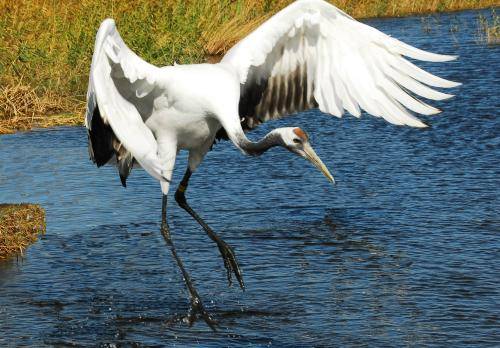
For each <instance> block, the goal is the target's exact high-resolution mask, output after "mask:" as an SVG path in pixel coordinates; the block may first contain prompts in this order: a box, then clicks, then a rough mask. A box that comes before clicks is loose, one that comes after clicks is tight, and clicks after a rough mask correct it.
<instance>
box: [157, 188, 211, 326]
mask: <svg viewBox="0 0 500 348" xmlns="http://www.w3.org/2000/svg"><path fill="white" fill-rule="evenodd" d="M161 234H162V235H163V239H165V242H166V243H167V246H168V247H169V248H170V251H171V252H172V256H173V257H174V259H175V261H176V262H177V265H178V266H179V269H180V270H181V273H182V276H183V278H184V282H185V283H186V287H187V288H188V290H189V295H190V301H191V309H190V311H189V313H188V316H187V320H188V323H189V326H191V325H193V323H194V321H195V320H196V314H200V315H201V316H202V317H203V319H204V320H205V322H206V323H207V324H208V326H210V328H211V329H212V330H214V331H216V330H215V326H216V325H217V322H216V321H215V320H214V319H212V317H211V316H210V315H209V314H208V312H207V311H206V310H205V307H203V303H202V302H201V299H200V296H199V295H198V292H197V291H196V289H195V288H194V286H193V283H192V281H191V277H190V276H189V273H188V272H187V271H186V269H185V268H184V265H183V264H182V261H181V259H180V258H179V256H178V255H177V251H176V250H175V246H174V243H173V242H172V237H171V236H170V229H169V227H168V224H167V196H166V195H163V200H162V209H161Z"/></svg>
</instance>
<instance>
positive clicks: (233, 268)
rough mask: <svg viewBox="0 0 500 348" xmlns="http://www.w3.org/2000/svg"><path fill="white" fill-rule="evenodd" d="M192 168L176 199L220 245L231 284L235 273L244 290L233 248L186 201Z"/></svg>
mask: <svg viewBox="0 0 500 348" xmlns="http://www.w3.org/2000/svg"><path fill="white" fill-rule="evenodd" d="M191 174H192V173H191V170H190V169H189V168H188V169H187V170H186V173H185V174H184V177H183V178H182V181H181V183H180V184H179V187H178V188H177V191H176V192H175V200H176V201H177V203H178V204H179V206H180V207H181V208H183V209H184V210H185V211H187V212H188V213H189V215H191V216H192V217H193V218H194V219H195V220H196V221H197V222H198V223H199V224H200V225H201V227H203V229H204V230H205V232H206V233H207V235H208V236H209V237H210V239H211V240H213V241H214V242H215V243H216V244H217V246H218V247H219V251H220V253H221V256H222V258H223V259H224V267H226V271H227V280H228V282H229V285H230V286H231V284H232V273H234V275H235V277H236V279H237V280H238V283H239V284H240V287H241V289H242V290H245V283H244V282H243V276H242V274H241V270H240V266H239V265H238V261H237V260H236V255H235V254H234V251H233V248H231V247H230V246H229V245H228V244H227V243H226V242H225V241H224V240H223V239H222V238H220V237H219V236H218V235H217V234H216V233H215V232H214V231H213V230H212V229H211V228H210V227H209V226H208V225H207V224H206V223H205V221H203V219H202V218H201V217H199V216H198V214H196V212H195V211H194V210H193V209H192V208H191V207H190V206H189V204H188V203H187V201H186V196H185V194H184V192H185V191H186V189H187V187H188V183H189V178H190V177H191Z"/></svg>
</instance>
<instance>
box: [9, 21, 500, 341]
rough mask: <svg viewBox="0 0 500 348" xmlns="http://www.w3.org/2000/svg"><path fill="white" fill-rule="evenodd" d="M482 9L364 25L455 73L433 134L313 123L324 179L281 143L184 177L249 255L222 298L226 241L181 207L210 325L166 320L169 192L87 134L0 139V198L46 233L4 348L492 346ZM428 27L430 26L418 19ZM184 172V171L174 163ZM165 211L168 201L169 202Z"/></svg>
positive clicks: (176, 291)
mask: <svg viewBox="0 0 500 348" xmlns="http://www.w3.org/2000/svg"><path fill="white" fill-rule="evenodd" d="M476 17H477V12H463V13H454V14H445V15H439V16H432V17H429V16H427V17H411V18H405V19H384V20H372V21H370V22H369V23H370V24H372V25H374V26H376V27H377V28H379V29H382V30H384V31H386V32H388V33H390V34H392V35H393V36H395V37H398V38H402V39H404V40H405V41H406V42H408V43H411V44H415V45H417V46H418V47H421V48H424V49H430V50H433V51H437V52H441V53H447V54H458V55H460V56H461V58H460V60H459V61H456V62H452V63H446V64H434V65H427V66H429V69H430V70H431V71H432V72H434V73H438V74H440V75H441V76H443V77H446V78H449V79H452V80H457V81H461V82H463V83H464V85H463V86H462V87H460V88H457V89H456V90H455V91H454V92H455V93H456V94H457V97H456V98H455V99H452V100H450V101H447V102H443V103H437V104H438V106H440V107H441V108H443V110H444V112H443V113H442V114H441V115H440V116H433V117H428V118H426V120H427V121H428V122H430V123H431V124H432V128H430V129H427V130H419V129H410V128H401V127H395V126H392V125H389V124H386V123H384V122H383V121H381V120H379V119H375V118H373V117H368V116H364V117H363V118H362V119H361V120H357V119H355V118H353V117H350V116H347V117H345V118H343V119H341V120H338V119H336V118H333V117H328V116H325V115H320V114H319V113H318V112H316V111H314V112H309V113H304V114H301V115H299V116H297V117H295V118H288V119H285V120H281V121H279V122H274V123H271V124H268V125H265V126H264V127H262V128H260V129H259V130H258V131H256V132H255V133H254V134H252V135H251V136H252V137H255V138H257V137H258V136H260V135H262V134H264V133H265V132H267V131H268V130H269V129H271V128H274V127H278V126H284V125H290V126H291V125H293V126H302V127H303V128H304V129H306V130H308V131H309V132H310V133H311V134H312V137H313V144H314V146H315V148H316V149H317V152H318V154H319V155H320V156H321V157H322V158H323V159H324V160H325V162H326V163H327V165H328V166H329V167H330V168H332V169H333V173H334V176H335V177H336V179H337V181H338V184H337V185H336V186H331V185H330V184H328V182H327V181H326V180H325V179H324V177H322V176H321V174H320V173H317V172H316V170H314V169H313V168H312V167H311V166H310V165H306V164H305V162H304V161H303V160H301V159H299V158H292V157H291V155H290V154H288V153H286V152H285V151H284V150H278V149H276V150H273V151H270V153H268V154H266V155H265V156H263V157H262V158H258V159H255V158H245V157H244V156H243V155H241V154H240V153H239V152H238V151H237V150H235V148H234V147H233V146H232V145H231V144H230V143H221V144H219V145H217V146H215V148H214V151H212V152H210V153H209V154H208V156H207V158H206V159H205V162H204V163H203V165H202V166H201V168H200V169H199V171H198V172H197V173H195V175H194V176H193V178H192V180H191V185H190V189H189V191H188V199H190V201H191V203H192V205H193V207H194V208H195V209H196V210H198V211H199V212H200V214H201V215H202V216H203V217H205V218H206V220H207V222H208V223H209V224H210V225H211V226H212V227H213V228H214V229H215V230H216V231H219V232H220V234H221V236H223V237H224V238H225V239H226V241H227V242H228V243H229V244H231V245H232V246H233V247H234V249H235V251H236V253H237V256H238V257H239V261H240V264H241V266H242V268H243V272H244V278H245V282H246V285H247V290H246V291H245V292H242V291H240V290H239V289H238V288H237V287H236V286H233V287H232V288H228V287H227V281H226V279H225V273H224V272H225V271H224V267H223V263H222V260H221V259H220V257H219V254H218V251H217V248H216V247H215V245H214V244H213V243H212V242H211V241H210V240H209V239H208V238H207V237H206V235H205V234H204V232H203V231H202V230H201V228H200V227H199V226H198V225H197V224H196V223H195V222H194V221H193V220H191V219H190V217H189V216H188V215H187V214H186V213H184V212H183V211H182V210H181V209H180V208H178V207H177V206H175V205H171V206H170V211H169V215H170V221H171V227H172V230H173V237H174V241H175V243H176V246H177V249H178V251H179V253H180V255H181V257H183V259H184V261H185V264H186V267H187V268H188V269H189V270H190V271H191V275H192V277H193V278H194V279H195V282H196V285H197V288H198V291H199V292H200V293H201V295H202V298H203V299H204V301H205V305H206V306H207V307H208V310H209V311H211V312H212V313H213V314H214V316H215V317H216V318H217V319H218V320H219V321H220V330H219V332H217V333H213V332H211V331H210V329H209V328H208V327H207V326H206V325H205V324H204V323H203V322H202V321H199V322H197V323H196V324H195V325H194V326H193V327H192V328H189V327H187V326H186V325H184V324H181V323H169V320H171V319H172V318H174V317H175V316H176V315H179V314H184V313H185V312H186V310H187V308H188V305H189V302H188V297H187V292H186V291H185V288H184V285H183V282H182V278H181V275H180V273H179V271H178V270H177V268H176V266H175V264H174V261H173V260H172V258H171V256H170V252H169V250H168V249H167V248H166V247H165V245H164V242H163V240H162V238H161V235H160V233H159V218H160V205H161V197H160V191H159V187H158V184H157V183H156V182H155V181H153V180H152V179H151V178H149V177H148V176H147V175H146V174H145V173H144V172H142V171H137V170H136V171H134V172H133V173H132V176H131V178H130V180H129V185H128V186H129V187H128V188H127V189H126V190H125V189H122V188H121V187H120V181H119V178H118V176H117V174H116V172H115V169H114V168H102V169H99V170H98V169H96V168H95V167H94V166H93V165H92V163H91V162H90V161H89V160H88V154H87V149H86V146H87V145H86V135H85V130H84V129H82V128H58V129H51V130H43V131H34V132H30V133H21V134H16V135H9V136H2V137H1V138H0V148H1V151H0V163H1V167H0V169H1V171H0V187H1V190H0V201H1V202H24V201H29V202H39V203H41V204H42V205H43V206H44V208H45V209H46V210H47V226H48V227H47V234H46V236H45V237H43V238H42V240H41V241H39V242H38V243H36V244H35V245H33V246H32V247H30V248H29V250H28V252H27V253H26V255H25V257H24V258H23V259H20V260H18V261H17V262H16V261H15V260H14V261H11V262H9V263H0V346H6V345H7V346H18V345H32V346H44V345H49V346H50V345H55V346H65V345H78V346H93V345H102V346H113V345H135V346H162V345H167V346H180V347H189V346H200V347H207V346H268V345H272V346H289V347H300V346H370V347H371V346H443V345H447V346H453V347H459V346H461V347H469V346H476V345H484V346H495V345H497V344H498V343H499V342H500V324H499V316H500V294H499V291H500V290H499V285H498V284H499V280H500V279H499V278H500V276H499V275H500V263H499V254H500V241H499V238H498V237H499V235H498V233H499V230H500V228H499V227H500V221H499V215H498V211H499V195H498V188H499V177H500V176H499V174H500V173H499V166H498V164H499V158H500V157H499V134H500V132H499V131H500V122H499V120H498V117H497V116H498V115H497V113H498V110H499V107H500V105H499V104H500V99H499V98H498V85H499V82H500V66H499V61H500V47H499V46H496V47H488V46H485V45H482V44H478V43H477V42H476V22H475V21H476ZM426 23H427V24H428V23H430V25H427V24H426ZM177 163H178V168H176V179H177V180H178V179H179V178H180V176H181V175H182V173H183V171H184V168H185V154H182V155H181V156H180V158H179V160H178V162H177ZM172 201H173V200H172Z"/></svg>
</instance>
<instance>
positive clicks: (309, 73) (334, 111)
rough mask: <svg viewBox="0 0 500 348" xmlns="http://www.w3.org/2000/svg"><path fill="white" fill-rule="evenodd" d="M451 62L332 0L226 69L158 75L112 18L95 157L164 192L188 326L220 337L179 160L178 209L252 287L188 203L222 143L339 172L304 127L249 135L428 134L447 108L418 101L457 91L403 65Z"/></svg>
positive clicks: (236, 52) (90, 114)
mask: <svg viewBox="0 0 500 348" xmlns="http://www.w3.org/2000/svg"><path fill="white" fill-rule="evenodd" d="M405 56H406V57H410V58H413V59H416V60H425V61H432V62H444V61H448V60H453V59H455V58H456V57H454V56H446V55H439V54H434V53H430V52H426V51H422V50H419V49H417V48H414V47H412V46H409V45H406V44H404V43H403V42H401V41H399V40H396V39H393V38H391V37H389V36H388V35H385V34H383V33H381V32H379V31H378V30H376V29H374V28H371V27H369V26H367V25H365V24H362V23H359V22H357V21H355V20H354V19H352V18H351V17H349V16H348V15H346V14H345V13H344V12H342V11H340V10H339V9H337V8H336V7H334V6H333V5H330V4H328V3H326V2H324V1H322V0H299V1H296V2H294V3H292V4H291V5H290V6H288V7H287V8H285V9H283V10H282V11H280V12H279V13H277V14H276V15H274V16H273V17H272V18H270V19H269V20H268V21H266V22H265V23H264V24H262V25H261V26H260V27H259V28H257V29H256V30H255V31H254V32H252V33H251V34H250V35H248V36H247V37H246V38H244V39H243V40H242V41H240V42H239V43H238V44H236V45H235V46H234V47H233V48H231V50H230V51H229V52H228V53H227V54H226V55H225V56H224V57H223V59H222V61H221V62H220V63H217V64H196V65H174V66H168V67H161V68H160V67H156V66H153V65H151V64H149V63H147V62H145V61H144V60H142V59H141V58H139V57H138V56H137V55H136V54H135V53H133V52H132V51H131V50H130V49H129V48H128V47H127V45H126V44H125V42H124V41H123V40H122V38H121V36H120V35H119V33H118V31H117V29H116V26H115V23H114V21H113V20H111V19H107V20H105V21H104V22H103V23H102V24H101V27H100V28H99V31H98V33H97V37H96V44H95V48H94V55H93V59H92V66H91V71H90V79H89V89H88V94H87V114H86V126H87V128H88V135H89V153H90V156H91V158H92V160H93V161H94V162H96V164H97V165H98V166H102V165H105V164H108V163H116V164H117V165H118V170H119V174H120V178H121V181H122V184H123V185H124V186H125V185H126V180H127V177H128V175H129V173H130V171H131V170H132V167H133V166H134V163H138V164H139V165H140V166H142V167H143V168H144V169H145V170H146V171H147V172H148V173H149V174H150V175H151V176H152V177H154V178H155V179H157V180H158V181H159V182H160V185H161V190H162V194H163V203H162V227H161V232H162V235H163V237H164V239H165V241H166V243H167V245H168V246H169V247H170V248H171V251H172V254H173V256H174V258H175V259H176V261H177V263H178V265H179V268H180V269H181V272H182V273H183V276H184V279H185V282H186V286H187V288H188V290H189V293H190V299H191V309H192V310H191V312H190V314H189V316H188V320H189V322H190V323H192V322H193V321H194V319H195V318H196V314H201V315H202V316H203V318H204V319H205V321H206V322H207V324H209V325H210V326H211V327H212V328H213V329H214V328H215V322H214V321H213V319H212V318H211V317H210V316H209V315H208V313H207V312H206V311H205V309H204V307H203V305H202V303H201V299H200V297H199V296H198V294H197V292H196V290H195V288H194V286H193V284H192V282H191V280H190V277H189V274H188V273H187V272H186V270H185V269H184V266H183V264H182V261H181V260H180V258H179V257H178V255H177V253H176V251H175V248H174V246H173V242H172V239H171V236H170V229H169V227H168V224H167V218H166V209H167V194H168V192H169V189H170V184H171V182H172V172H173V168H174V165H175V160H176V156H177V153H178V151H180V150H188V151H189V159H188V166H187V170H186V173H185V175H184V177H183V179H182V180H181V182H180V185H179V187H178V188H177V190H176V193H175V199H176V201H177V202H178V203H179V205H180V206H181V207H182V208H183V209H185V210H186V211H187V212H188V213H189V214H190V215H191V216H192V217H193V218H194V219H195V220H196V221H197V222H198V223H199V224H200V225H201V226H202V227H203V229H204V230H205V231H206V233H207V234H208V235H209V237H210V238H211V239H212V240H213V241H214V242H215V243H216V244H217V246H218V248H219V251H220V252H221V255H222V257H223V259H224V265H225V267H226V270H227V276H228V281H229V282H230V283H231V279H232V278H231V277H232V275H234V276H235V277H236V279H237V280H238V282H239V284H240V286H241V288H244V284H243V278H242V274H241V270H240V268H239V265H238V263H237V261H236V257H235V255H234V252H233V250H232V248H231V247H229V245H227V244H226V243H225V242H224V241H223V240H222V239H221V238H220V237H219V236H218V235H217V234H215V233H214V232H213V231H212V230H211V229H210V227H209V226H208V225H207V224H206V223H205V222H204V221H203V219H201V218H200V217H199V216H198V215H197V213H196V212H194V210H193V209H192V208H191V207H190V206H189V205H188V204H187V201H186V198H185V191H186V189H187V185H188V181H189V179H190V177H191V175H192V173H193V172H194V171H195V170H196V168H197V167H198V166H199V164H200V163H201V162H202V160H203V158H204V156H205V155H206V153H207V152H208V151H209V150H210V149H211V147H212V145H213V143H214V141H215V139H216V138H218V139H229V140H231V141H232V143H233V144H234V145H235V146H236V147H237V148H238V149H239V150H241V151H242V152H243V153H245V154H247V155H252V156H258V155H261V154H263V153H264V152H266V151H267V150H268V149H270V148H272V147H275V146H280V147H283V148H285V149H287V150H288V151H290V152H292V153H294V154H296V155H299V156H301V157H303V158H305V159H307V160H308V161H310V162H311V163H312V164H313V165H314V166H316V167H317V168H318V169H319V170H320V171H321V172H322V173H323V174H324V175H325V176H326V177H327V178H328V179H329V180H330V181H332V182H333V181H334V180H333V177H332V175H331V174H330V172H329V170H328V169H327V168H326V166H325V165H324V164H323V162H322V161H321V159H320V158H319V157H318V156H317V155H316V153H315V152H314V150H313V149H312V146H311V144H310V143H309V137H308V135H307V133H306V132H304V131H303V130H302V129H300V128H299V127H284V128H278V129H275V130H272V131H271V132H269V133H268V134H267V135H266V136H264V137H263V138H262V139H260V140H259V141H257V142H253V141H251V140H249V139H248V138H247V136H246V132H247V131H249V130H252V129H254V128H255V127H256V126H258V125H259V124H261V123H263V122H266V121H269V120H273V119H277V118H280V117H284V116H287V115H290V114H294V113H296V112H300V111H303V110H308V109H311V108H318V109H319V110H320V111H322V112H323V113H325V114H330V115H333V116H337V117H341V116H342V114H343V113H344V110H346V111H348V112H349V113H350V114H352V115H353V116H355V117H359V116H360V115H361V110H365V111H367V112H368V113H369V114H372V115H373V116H376V117H381V118H383V119H385V120H386V121H388V122H390V123H393V124H396V125H408V126H412V127H426V124H425V123H423V122H422V121H421V120H419V119H418V118H417V117H416V116H415V115H414V113H415V114H423V115H432V114H436V113H438V112H439V110H438V109H436V108H434V107H432V106H430V105H428V104H426V103H424V102H422V101H420V100H419V99H417V97H418V96H421V97H424V98H427V99H433V100H443V99H447V98H450V97H452V96H451V95H449V94H445V93H442V92H439V91H436V90H435V89H433V88H431V87H440V88H450V87H455V86H458V85H459V84H458V83H456V82H452V81H448V80H445V79H442V78H439V77H437V76H434V75H432V74H430V73H428V72H426V71H424V70H422V69H420V68H418V67H417V66H416V65H414V64H413V63H411V62H409V61H408V60H406V59H405Z"/></svg>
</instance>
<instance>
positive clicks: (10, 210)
mask: <svg viewBox="0 0 500 348" xmlns="http://www.w3.org/2000/svg"><path fill="white" fill-rule="evenodd" d="M43 233H45V211H44V210H43V209H42V208H41V207H40V206H38V205H34V204H0V260H4V259H7V258H9V257H11V256H13V255H16V254H21V255H22V253H23V252H24V250H26V248H27V247H28V246H29V245H30V244H32V243H34V242H36V240H37V239H38V235H39V234H43Z"/></svg>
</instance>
